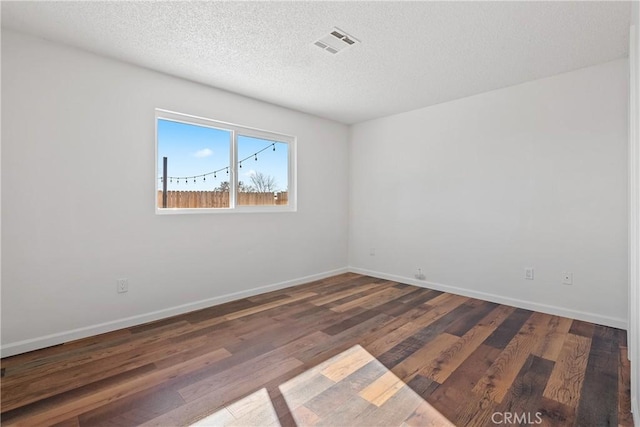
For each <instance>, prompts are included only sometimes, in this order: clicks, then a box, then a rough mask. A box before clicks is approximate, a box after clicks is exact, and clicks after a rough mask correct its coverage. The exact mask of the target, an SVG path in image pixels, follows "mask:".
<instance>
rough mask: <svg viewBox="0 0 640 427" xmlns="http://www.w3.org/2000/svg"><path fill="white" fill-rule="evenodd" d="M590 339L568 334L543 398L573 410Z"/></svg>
mask: <svg viewBox="0 0 640 427" xmlns="http://www.w3.org/2000/svg"><path fill="white" fill-rule="evenodd" d="M590 348H591V339H590V338H586V337H582V336H579V335H573V334H568V335H567V339H566V340H565V342H564V345H563V346H562V350H561V351H560V355H559V356H558V361H557V362H556V364H555V366H554V368H553V372H551V376H550V377H549V381H548V382H547V387H546V388H545V390H544V393H543V396H544V397H547V398H549V399H553V400H555V401H556V402H560V403H563V404H565V405H567V406H569V407H572V408H575V407H576V406H577V404H578V401H579V400H580V391H581V390H582V383H583V381H584V372H585V368H586V366H587V360H588V358H589V350H590Z"/></svg>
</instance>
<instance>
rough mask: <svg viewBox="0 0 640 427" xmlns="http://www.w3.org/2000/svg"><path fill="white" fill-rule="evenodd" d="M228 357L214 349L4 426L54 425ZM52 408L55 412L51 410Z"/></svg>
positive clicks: (47, 408)
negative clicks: (178, 363) (186, 360)
mask: <svg viewBox="0 0 640 427" xmlns="http://www.w3.org/2000/svg"><path fill="white" fill-rule="evenodd" d="M229 356H231V353H229V352H227V351H226V350H224V349H221V350H216V351H215V352H212V353H208V354H206V355H204V356H201V357H199V358H196V359H193V360H190V361H188V362H185V363H182V364H180V365H176V366H173V367H170V368H165V369H162V370H159V371H156V372H153V373H151V374H148V375H145V376H141V377H137V378H134V379H132V380H130V381H123V382H121V383H119V384H116V385H113V386H110V387H108V388H105V389H103V390H100V391H99V392H95V393H91V394H86V395H84V396H80V397H78V398H74V399H70V400H68V401H64V402H61V403H60V404H56V405H55V407H54V408H50V407H43V408H39V410H37V411H34V412H33V413H30V414H25V415H22V416H18V417H16V418H14V419H11V420H9V421H8V422H6V421H5V425H6V426H12V425H45V424H51V423H54V422H59V421H63V420H65V419H67V418H70V417H73V416H77V415H79V414H82V413H83V412H86V411H88V410H91V409H94V408H96V407H98V406H101V405H104V404H106V403H109V402H111V401H113V400H115V399H122V398H124V397H127V396H130V395H132V394H134V393H136V392H138V391H141V390H144V389H146V388H150V387H153V386H154V385H157V384H160V383H162V382H163V381H166V380H168V379H171V378H173V377H175V376H178V375H180V374H182V373H184V372H189V371H192V370H195V369H198V368H199V367H202V366H207V365H210V364H211V363H214V362H216V361H218V360H220V359H222V358H225V357H229ZM52 409H55V411H52Z"/></svg>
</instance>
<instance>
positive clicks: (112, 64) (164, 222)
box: [2, 30, 348, 356]
mask: <svg viewBox="0 0 640 427" xmlns="http://www.w3.org/2000/svg"><path fill="white" fill-rule="evenodd" d="M156 107H159V108H165V109H169V110H173V111H179V112H183V113H189V114H194V115H200V116H204V117H210V118H214V119H217V120H222V121H227V122H232V123H238V124H242V125H246V126H250V127H256V128H261V129H268V130H272V131H275V132H282V133H285V134H290V135H296V136H297V137H298V212H296V213H284V214H283V213H279V214H217V215H205V214H202V215H162V216H156V215H155V214H154V185H155V177H154V174H155V169H154V168H155V163H154V162H155V159H154V155H155V151H154V150H155V148H154V144H155V143H154V131H155V129H154V108H156ZM2 125H3V126H2V151H3V156H2V198H3V200H2V229H3V234H2V256H3V269H2V345H3V356H6V355H8V354H12V353H15V352H19V351H25V350H29V349H32V348H37V347H41V346H43V345H50V344H54V343H57V342H63V341H67V340H69V339H72V338H77V337H79V336H87V335H91V334H93V333H96V332H100V331H103V330H109V329H115V328H117V327H121V326H123V325H125V324H135V323H139V322H141V321H145V320H150V319H152V318H160V317H164V316H167V315H169V314H174V313H176V312H180V311H188V310H190V309H193V308H197V307H199V306H203V305H211V304H213V303H214V302H220V301H223V300H225V296H226V299H229V298H233V296H229V295H230V294H234V293H237V292H241V294H240V295H244V294H246V293H251V292H256V291H252V289H255V288H258V287H262V286H269V285H275V286H276V287H277V286H285V285H292V284H295V283H298V282H300V281H305V280H310V279H312V278H314V277H321V276H323V275H327V274H332V273H335V272H339V271H344V269H345V268H346V266H347V229H348V213H347V209H346V206H347V203H348V201H347V197H348V188H347V186H346V185H345V183H346V182H347V179H348V169H347V168H348V165H347V155H348V143H347V140H348V129H347V127H346V126H344V125H341V124H338V123H335V122H331V121H328V120H323V119H319V118H316V117H313V116H310V115H306V114H302V113H298V112H294V111H291V110H287V109H284V108H280V107H277V106H274V105H270V104H266V103H263V102H259V101H255V100H252V99H248V98H244V97H241V96H238V95H235V94H231V93H228V92H224V91H220V90H215V89H212V88H209V87H205V86H202V85H198V84H195V83H191V82H187V81H184V80H181V79H177V78H173V77H170V76H167V75H163V74H159V73H156V72H152V71H149V70H146V69H142V68H138V67H134V66H131V65H128V64H124V63H120V62H116V61H113V60H110V59H106V58H102V57H99V56H95V55H92V54H89V53H85V52H82V51H78V50H74V49H71V48H67V47H64V46H62V45H58V44H53V43H49V42H45V41H42V40H39V39H36V38H30V37H27V36H23V35H20V34H18V33H15V32H11V31H4V30H3V32H2ZM310 276H311V277H310ZM119 277H127V278H129V280H130V288H129V292H128V293H127V294H117V293H116V282H115V279H116V278H119ZM263 290H264V289H263ZM242 292H244V294H243V293H242ZM238 296H239V295H237V294H236V295H235V297H238ZM219 297H222V298H219ZM203 300H204V301H203ZM198 302H200V303H198ZM185 304H186V306H182V305H185ZM171 308H173V310H171ZM167 309H169V310H167ZM163 310H164V311H163ZM157 311H159V312H157ZM121 319H126V320H124V321H121V322H118V320H121ZM82 328H85V329H82Z"/></svg>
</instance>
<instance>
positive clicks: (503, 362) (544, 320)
mask: <svg viewBox="0 0 640 427" xmlns="http://www.w3.org/2000/svg"><path fill="white" fill-rule="evenodd" d="M516 311H517V310H516ZM510 317H511V316H510ZM548 323H549V315H546V314H541V313H533V314H532V315H531V316H530V317H529V320H527V322H526V323H525V324H524V325H523V326H522V328H521V329H520V331H519V332H518V334H517V335H516V336H515V337H514V338H513V339H512V340H511V341H509V343H508V344H507V346H506V347H505V348H504V350H503V351H502V353H500V356H498V358H497V359H496V360H495V362H494V363H493V365H491V367H490V368H489V370H488V371H487V372H486V373H485V375H484V376H483V377H482V379H481V380H480V381H479V382H478V384H476V386H475V387H474V389H473V391H474V392H475V393H477V394H478V395H480V396H483V399H487V400H489V401H491V402H495V403H500V402H502V399H503V398H504V396H505V394H506V393H507V391H508V389H509V387H510V386H511V383H512V382H513V380H514V379H515V377H516V376H517V375H518V372H519V371H520V369H521V368H522V365H524V363H525V362H526V360H527V358H528V357H529V354H530V353H531V350H532V349H533V347H534V346H535V345H536V344H537V342H538V340H539V339H540V336H541V330H544V328H545V326H546V325H547V324H548Z"/></svg>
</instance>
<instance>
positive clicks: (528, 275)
mask: <svg viewBox="0 0 640 427" xmlns="http://www.w3.org/2000/svg"><path fill="white" fill-rule="evenodd" d="M524 278H525V279H526V280H533V268H531V267H527V268H525V269H524Z"/></svg>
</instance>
